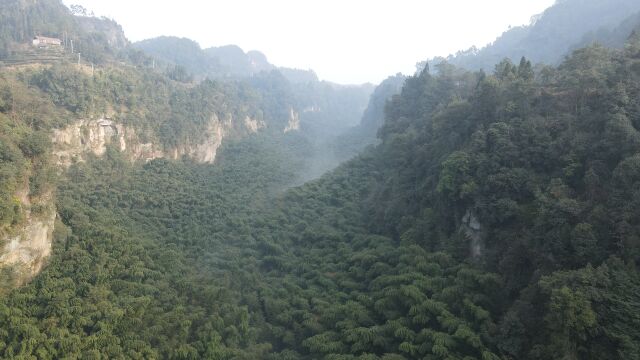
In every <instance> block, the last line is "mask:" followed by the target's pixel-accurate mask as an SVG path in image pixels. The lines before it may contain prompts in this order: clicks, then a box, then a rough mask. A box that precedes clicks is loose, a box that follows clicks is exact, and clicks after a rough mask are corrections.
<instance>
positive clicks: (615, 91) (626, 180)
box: [0, 39, 640, 359]
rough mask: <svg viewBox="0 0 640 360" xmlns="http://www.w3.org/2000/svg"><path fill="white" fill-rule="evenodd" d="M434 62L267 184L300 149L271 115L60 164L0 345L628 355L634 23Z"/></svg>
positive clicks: (207, 354) (29, 352)
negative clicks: (460, 61)
mask: <svg viewBox="0 0 640 360" xmlns="http://www.w3.org/2000/svg"><path fill="white" fill-rule="evenodd" d="M438 73H439V75H438V76H432V75H430V74H429V72H428V71H425V72H423V73H421V74H419V75H416V76H415V77H412V78H409V79H408V80H407V82H406V84H405V86H404V88H403V90H402V93H401V94H400V95H399V96H397V97H394V98H393V100H392V101H391V102H390V103H389V105H388V106H387V117H386V123H385V126H384V127H383V129H382V130H381V131H380V136H381V141H382V143H381V145H379V146H378V147H376V148H373V149H370V150H368V151H367V152H366V153H364V154H363V155H361V156H360V157H358V158H356V159H354V160H352V161H350V162H348V163H347V164H345V165H343V166H341V167H340V168H338V169H337V170H335V171H334V172H332V173H330V174H328V175H326V176H324V177H323V178H321V179H319V180H316V181H313V182H310V183H308V184H306V185H304V186H302V187H298V188H294V189H290V190H287V191H285V192H283V193H282V192H281V191H282V187H283V186H285V185H286V184H287V183H288V181H290V179H291V177H292V175H293V174H294V173H295V172H296V171H300V169H302V161H301V159H300V157H299V154H298V152H297V151H296V150H287V149H295V146H294V145H295V144H291V143H289V144H286V143H282V142H283V141H284V142H291V141H296V139H295V137H288V136H284V137H282V136H280V135H278V136H276V134H271V135H269V136H266V135H262V136H254V137H250V138H247V139H245V140H243V141H240V142H237V143H235V144H227V146H226V147H225V148H224V151H223V152H222V154H221V157H220V161H219V163H218V164H216V165H215V166H213V167H210V166H202V165H197V164H192V163H188V162H167V161H154V162H151V163H149V164H147V165H144V166H142V167H140V166H136V165H131V164H129V163H128V162H126V161H124V160H122V159H121V158H120V154H119V153H118V152H117V151H115V150H113V149H110V150H109V151H108V154H107V158H106V159H104V160H101V161H98V160H96V161H90V162H89V163H87V164H79V165H76V166H74V167H73V168H72V169H70V171H69V172H68V174H67V175H66V177H67V179H66V181H64V182H62V183H61V185H60V188H59V194H58V210H59V213H60V216H61V219H62V222H63V223H64V224H65V225H64V227H62V226H60V227H58V229H57V230H56V231H57V233H56V244H55V254H54V256H53V257H52V258H51V260H50V264H49V266H48V267H47V269H46V270H45V271H44V272H43V273H42V274H41V275H40V276H39V277H37V278H36V279H35V280H34V281H33V282H32V283H31V284H29V285H28V286H26V287H24V288H21V289H18V290H15V291H14V292H12V293H11V294H10V295H8V296H6V297H4V298H3V299H2V300H1V302H0V324H2V330H1V331H0V353H1V354H2V356H3V357H6V358H13V357H23V356H36V357H38V358H59V357H64V356H67V357H81V358H99V357H108V358H158V357H160V358H171V359H198V358H209V359H259V358H264V359H318V358H323V359H516V358H517V359H549V358H585V359H617V358H626V359H632V358H636V357H638V355H639V351H640V350H639V348H638V344H640V334H639V333H638V330H637V329H638V325H640V318H639V317H638V314H640V312H639V311H638V310H640V309H638V303H639V302H640V286H639V285H640V277H639V274H638V271H637V266H638V260H639V258H638V255H639V253H638V249H639V248H638V246H639V243H638V237H637V234H638V233H640V232H639V230H640V229H638V226H640V220H639V219H638V217H637V214H636V211H635V209H637V207H638V205H637V204H636V203H637V202H638V196H639V195H638V194H639V193H638V181H640V180H639V179H640V177H638V153H640V140H639V139H640V134H639V133H638V127H639V126H640V125H639V124H638V119H639V117H638V116H639V114H640V111H639V109H640V103H638V99H640V96H639V95H640V94H638V92H639V91H640V87H638V84H639V83H640V41H639V39H633V40H632V41H631V42H630V43H629V44H628V45H627V47H626V48H625V50H624V51H620V52H618V51H610V50H607V49H604V48H600V47H591V48H586V49H582V50H580V51H577V52H576V53H575V54H574V55H572V56H571V57H570V58H569V59H568V60H567V61H566V62H565V63H563V64H562V65H561V66H560V67H558V68H545V69H543V70H542V71H540V72H539V73H535V72H534V71H533V69H532V67H531V64H530V63H529V62H528V61H527V60H525V59H523V60H522V61H521V62H520V63H519V64H518V65H514V64H512V63H510V62H509V61H504V62H502V63H501V64H500V65H499V66H497V68H496V71H495V72H494V73H493V74H490V75H489V74H484V73H468V72H465V71H461V70H457V69H455V68H453V67H451V66H448V65H446V64H443V65H441V66H440V68H439V70H438ZM296 159H297V160H296ZM291 164H294V165H293V166H292V165H291ZM470 219H474V220H470ZM473 222H477V224H472V223H473ZM474 230H478V231H477V232H475V233H474Z"/></svg>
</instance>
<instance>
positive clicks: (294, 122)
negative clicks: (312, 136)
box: [284, 108, 300, 134]
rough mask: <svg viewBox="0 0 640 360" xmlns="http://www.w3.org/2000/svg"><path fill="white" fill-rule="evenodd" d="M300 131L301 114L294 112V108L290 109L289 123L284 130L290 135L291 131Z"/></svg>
mask: <svg viewBox="0 0 640 360" xmlns="http://www.w3.org/2000/svg"><path fill="white" fill-rule="evenodd" d="M297 130H300V114H298V112H297V111H295V110H293V108H290V109H289V122H288V124H287V127H286V128H284V133H285V134H286V133H288V132H289V131H297Z"/></svg>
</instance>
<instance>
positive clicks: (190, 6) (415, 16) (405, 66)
mask: <svg viewBox="0 0 640 360" xmlns="http://www.w3.org/2000/svg"><path fill="white" fill-rule="evenodd" d="M64 2H65V4H67V5H68V4H80V5H83V6H84V7H86V8H87V9H89V10H93V11H94V12H95V13H96V15H101V16H107V17H109V18H113V19H114V20H116V21H117V22H118V23H120V24H121V25H122V26H123V28H124V31H125V33H126V35H127V37H128V38H129V39H130V40H131V41H139V40H143V39H147V38H152V37H156V36H160V35H173V36H180V37H188V38H190V39H193V40H195V41H197V42H198V43H200V45H201V46H202V47H203V48H206V47H210V46H220V45H227V44H236V45H239V46H240V47H242V48H243V49H244V50H245V51H247V50H260V51H262V52H263V53H265V54H266V55H267V58H268V59H269V61H270V62H271V63H273V64H275V65H278V66H287V67H295V68H301V69H309V68H311V69H313V70H315V71H316V73H317V74H318V76H319V77H320V78H321V79H323V80H330V81H334V82H338V83H345V84H346V83H363V82H374V83H377V82H379V81H381V80H383V79H384V78H386V77H387V76H389V75H392V74H395V73H397V72H403V73H408V74H409V73H413V71H414V70H415V64H416V63H417V62H418V61H421V60H425V59H427V58H430V57H433V56H437V55H441V56H445V55H448V54H450V53H454V52H456V51H458V50H462V49H467V48H469V47H471V46H472V45H478V46H482V45H485V44H487V43H489V42H492V41H493V40H494V39H495V38H496V37H497V36H498V35H500V34H501V33H502V32H503V31H505V30H506V29H507V28H508V27H509V26H517V25H522V24H528V23H529V19H530V18H531V16H533V15H535V14H538V13H540V12H542V11H544V9H546V8H547V7H549V6H550V5H552V4H553V3H554V0H210V1H202V0H179V1H164V0H162V1H159V0H153V1H152V0H108V1H105V0H64Z"/></svg>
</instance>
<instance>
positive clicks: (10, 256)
mask: <svg viewBox="0 0 640 360" xmlns="http://www.w3.org/2000/svg"><path fill="white" fill-rule="evenodd" d="M28 186H29V185H28V183H27V184H26V188H24V189H20V190H19V191H18V192H17V194H16V197H17V198H18V199H20V202H21V204H22V206H23V208H24V210H23V211H24V213H25V221H24V224H22V225H21V226H20V227H19V228H18V229H16V230H15V231H13V232H12V234H11V235H10V236H8V237H7V238H5V239H2V240H3V241H2V244H3V245H2V248H0V268H2V267H7V266H9V267H15V268H16V269H18V270H19V273H17V274H16V275H17V277H18V279H19V282H25V281H27V280H28V279H30V278H32V277H33V276H35V275H36V274H38V273H39V272H40V270H41V269H42V266H43V265H44V263H45V260H46V259H47V257H49V254H50V253H51V243H52V240H53V228H54V223H55V220H56V212H55V211H54V210H53V205H52V203H53V197H52V194H51V193H47V194H45V195H43V196H42V197H41V198H40V199H38V200H37V203H38V205H40V207H42V208H44V209H46V210H44V211H43V212H42V213H40V214H38V215H37V216H36V215H33V214H32V213H31V202H32V200H31V199H30V198H29V197H28V192H29V191H28V189H29V187H28Z"/></svg>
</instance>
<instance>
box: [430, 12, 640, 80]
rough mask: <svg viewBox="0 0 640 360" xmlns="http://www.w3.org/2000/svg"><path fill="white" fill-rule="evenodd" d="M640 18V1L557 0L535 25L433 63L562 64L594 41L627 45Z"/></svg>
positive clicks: (480, 65)
mask: <svg viewBox="0 0 640 360" xmlns="http://www.w3.org/2000/svg"><path fill="white" fill-rule="evenodd" d="M638 14H640V3H639V2H638V1H635V0H556V2H555V4H554V5H553V6H551V7H550V8H548V9H547V10H545V11H544V12H543V13H542V14H539V15H537V16H535V17H534V18H532V20H531V24H529V25H525V26H516V27H513V28H510V29H509V30H507V31H505V32H504V33H503V34H502V35H501V36H500V37H498V38H497V39H496V40H495V41H494V42H493V43H491V44H489V45H487V46H484V47H482V48H480V49H478V48H476V47H472V48H471V49H468V50H466V51H460V52H458V53H456V54H453V55H450V56H448V57H447V58H446V59H445V58H436V59H433V60H432V61H431V62H440V61H442V60H446V61H447V62H449V63H451V64H453V65H456V66H459V67H463V68H466V69H469V70H480V69H484V70H485V71H489V70H491V69H493V67H494V66H495V65H496V64H497V63H499V62H500V61H502V59H504V58H510V59H512V61H517V60H518V59H520V57H521V56H525V57H526V58H527V59H529V60H530V61H531V62H532V63H533V64H534V65H536V64H538V63H544V64H548V65H556V64H558V63H560V62H561V61H562V60H563V59H564V57H565V56H567V55H569V53H570V52H571V51H572V50H574V49H576V48H580V47H583V46H587V45H590V44H591V42H592V41H598V42H600V43H601V44H602V45H605V46H608V47H621V46H623V45H624V43H625V41H626V39H627V37H628V36H629V34H630V33H631V31H630V29H629V27H628V26H625V23H629V22H633V21H634V19H637V16H638ZM621 23H623V24H622V25H621ZM621 27H622V28H623V29H621Z"/></svg>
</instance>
